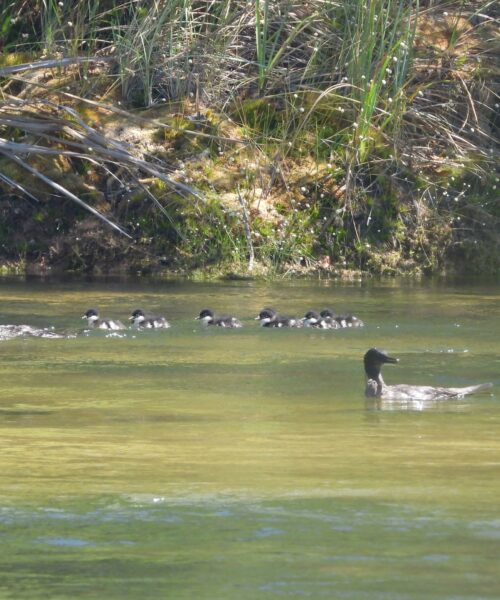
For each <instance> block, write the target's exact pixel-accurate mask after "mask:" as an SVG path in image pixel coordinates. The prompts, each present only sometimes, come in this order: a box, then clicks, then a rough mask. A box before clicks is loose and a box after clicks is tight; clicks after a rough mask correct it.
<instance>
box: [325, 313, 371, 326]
mask: <svg viewBox="0 0 500 600" xmlns="http://www.w3.org/2000/svg"><path fill="white" fill-rule="evenodd" d="M320 315H321V317H322V318H323V319H325V320H326V321H327V322H329V323H332V325H333V323H334V322H336V323H337V324H338V326H339V327H364V325H365V324H364V323H363V321H362V320H361V319H358V317H355V316H354V315H350V314H347V315H336V314H335V313H334V312H333V310H331V309H330V308H324V309H323V310H322V311H321V312H320ZM333 328H334V329H335V328H336V327H335V326H333Z"/></svg>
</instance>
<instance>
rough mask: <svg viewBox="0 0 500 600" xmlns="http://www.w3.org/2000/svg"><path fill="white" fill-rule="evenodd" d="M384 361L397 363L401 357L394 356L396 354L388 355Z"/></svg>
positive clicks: (391, 363) (392, 363)
mask: <svg viewBox="0 0 500 600" xmlns="http://www.w3.org/2000/svg"><path fill="white" fill-rule="evenodd" d="M384 362H385V363H388V364H390V365H395V364H397V363H398V362H399V358H394V356H386V357H385V360H384Z"/></svg>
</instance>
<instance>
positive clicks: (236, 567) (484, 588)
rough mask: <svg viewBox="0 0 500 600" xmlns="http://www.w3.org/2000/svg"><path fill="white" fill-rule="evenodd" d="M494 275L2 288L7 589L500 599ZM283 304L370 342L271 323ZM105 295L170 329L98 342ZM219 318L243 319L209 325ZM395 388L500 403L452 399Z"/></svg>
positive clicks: (112, 312)
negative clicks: (389, 400) (348, 316)
mask: <svg viewBox="0 0 500 600" xmlns="http://www.w3.org/2000/svg"><path fill="white" fill-rule="evenodd" d="M499 290H500V287H499V286H498V285H497V284H495V283H491V282H490V283H484V282H483V283H476V284H473V283H470V282H469V283H464V282H457V283H456V284H445V283H442V282H395V281H388V282H365V283H362V284H361V283H355V284H354V283H352V284H338V283H331V282H330V283H329V282H321V281H298V282H279V283H274V284H264V283H256V282H231V283H210V284H205V283H203V284H201V283H186V282H172V283H166V282H155V281H149V280H136V281H120V280H106V281H105V280H102V281H99V282H85V281H65V282H61V281H50V280H49V281H41V280H32V281H29V282H24V281H16V280H9V279H5V280H0V324H7V323H8V324H29V325H32V326H34V327H40V328H44V327H49V326H50V327H54V331H55V332H57V333H61V334H64V335H66V336H67V337H66V338H63V339H44V338H27V337H21V338H16V339H10V340H5V341H1V342H0V374H1V378H0V389H1V402H0V429H1V431H0V540H1V544H2V549H3V551H2V553H1V555H0V598H11V597H12V598H69V597H72V598H75V597H76V598H101V597H108V598H136V597H141V598H159V597H161V598H202V599H205V598H206V599H215V598H217V599H233V598H242V599H254V598H264V599H266V598H284V597H308V598H353V599H363V598H369V599H379V598H380V599H384V600H385V599H407V598H408V599H414V598H426V599H427V598H430V599H439V600H442V599H443V600H444V599H450V600H451V599H458V598H460V599H468V600H469V599H480V598H481V599H484V598H498V590H499V589H500V574H499V573H498V555H499V552H500V508H499V503H498V498H499V495H500V436H499V433H500V398H499V396H498V389H499V388H498V385H499V384H500V378H499V373H500V369H499V364H500V358H499V342H498V332H499V323H500V315H499V311H498V298H499ZM265 305H273V306H275V307H276V308H278V309H279V310H280V311H281V312H283V313H288V314H296V315H299V316H301V315H303V314H304V313H305V312H306V310H307V309H310V308H317V309H321V308H323V307H325V306H333V307H334V308H337V309H338V310H339V311H342V310H351V311H352V312H353V313H354V314H356V315H358V316H359V317H361V318H362V319H363V320H365V322H366V324H367V325H366V327H365V328H363V329H358V330H341V331H313V330H310V329H302V330H267V329H263V328H260V327H258V324H257V323H256V321H254V320H253V317H255V316H256V315H257V314H258V312H259V310H260V309H261V308H262V307H263V306H265ZM92 306H97V307H99V308H100V309H101V313H102V314H103V315H104V316H110V317H115V318H120V319H122V320H126V318H127V316H128V315H129V314H130V312H131V310H132V309H134V308H137V307H143V308H145V309H148V310H152V311H154V312H160V313H163V314H165V315H166V316H167V317H168V318H169V319H170V320H171V322H172V328H171V329H169V330H164V331H143V332H137V331H133V330H130V331H126V332H124V333H119V334H113V335H111V336H109V335H106V332H101V331H94V332H91V333H90V334H85V333H83V328H82V323H83V322H82V320H81V319H80V316H81V315H82V314H83V312H84V311H85V310H86V309H87V308H89V307H92ZM205 306H211V307H213V308H215V309H217V310H220V311H221V312H231V313H234V314H236V315H237V316H238V317H240V318H241V319H242V320H243V322H244V328H243V329H240V330H216V329H213V328H209V329H204V328H203V327H202V326H201V325H200V324H199V322H196V321H194V320H193V319H194V317H195V316H196V315H197V314H198V312H199V310H200V309H201V308H203V307H205ZM373 345H377V346H379V347H384V348H385V349H386V350H387V351H389V352H390V353H391V354H392V355H394V356H397V357H399V358H400V359H401V362H400V364H399V365H396V366H393V365H388V366H386V368H385V370H384V375H385V378H386V381H388V382H389V383H391V382H393V383H401V382H404V383H423V384H431V385H432V384H435V385H449V386H459V385H470V384H473V383H481V382H484V381H493V382H494V383H495V387H494V388H493V390H491V392H487V393H483V394H480V395H477V396H471V397H467V398H464V399H460V400H456V401H442V402H440V403H436V404H433V405H421V404H414V405H408V404H406V405H404V404H402V405H394V404H392V405H389V406H387V405H382V406H381V405H377V404H374V403H370V402H366V401H365V399H364V397H363V388H364V376H363V370H362V356H363V354H364V352H365V351H366V349H367V348H369V347H370V346H373Z"/></svg>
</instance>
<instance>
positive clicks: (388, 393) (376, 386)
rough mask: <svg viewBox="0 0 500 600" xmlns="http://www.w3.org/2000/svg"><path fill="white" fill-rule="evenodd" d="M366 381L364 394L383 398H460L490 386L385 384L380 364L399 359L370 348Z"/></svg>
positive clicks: (367, 353)
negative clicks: (449, 386)
mask: <svg viewBox="0 0 500 600" xmlns="http://www.w3.org/2000/svg"><path fill="white" fill-rule="evenodd" d="M363 360H364V365H365V373H366V377H367V379H368V381H367V382H366V388H365V396H367V397H368V398H382V399H384V400H444V399H447V398H460V397H462V396H466V395H467V394H474V393H475V392H481V391H483V390H487V389H489V388H491V387H492V385H493V384H491V383H483V384H480V385H470V386H468V387H458V388H446V387H431V386H428V385H405V384H399V385H386V384H385V382H384V380H383V379H382V375H381V372H380V371H381V368H382V365H384V364H385V363H389V364H396V363H398V362H399V359H397V358H393V357H392V356H389V355H388V354H387V353H386V352H385V351H384V350H379V349H378V348H370V350H368V352H366V354H365V356H364V359H363Z"/></svg>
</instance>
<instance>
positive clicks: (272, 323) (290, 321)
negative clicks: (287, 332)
mask: <svg viewBox="0 0 500 600" xmlns="http://www.w3.org/2000/svg"><path fill="white" fill-rule="evenodd" d="M255 320H256V321H260V325H261V327H302V321H300V320H299V319H296V318H295V317H282V316H280V315H279V314H278V313H277V312H276V311H275V310H274V308H270V307H269V306H268V307H267V308H264V309H262V310H261V311H260V313H259V316H258V317H255Z"/></svg>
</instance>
